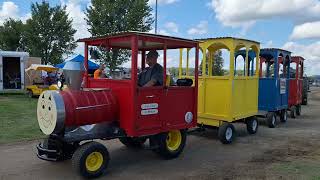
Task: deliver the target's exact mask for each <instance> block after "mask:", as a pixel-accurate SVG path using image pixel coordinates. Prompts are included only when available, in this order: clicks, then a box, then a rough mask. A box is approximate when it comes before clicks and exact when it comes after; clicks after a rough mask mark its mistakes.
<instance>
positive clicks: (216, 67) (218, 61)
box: [212, 50, 224, 76]
mask: <svg viewBox="0 0 320 180" xmlns="http://www.w3.org/2000/svg"><path fill="white" fill-rule="evenodd" d="M223 61H224V60H223V58H222V51H221V50H217V51H216V52H215V53H214V55H213V65H212V76H223V75H224V70H223Z"/></svg>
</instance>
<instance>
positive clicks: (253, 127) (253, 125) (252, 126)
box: [246, 116, 259, 134]
mask: <svg viewBox="0 0 320 180" xmlns="http://www.w3.org/2000/svg"><path fill="white" fill-rule="evenodd" d="M246 124H247V131H248V133H249V134H256V133H257V131H258V127H259V123H258V120H257V118H256V117H254V116H253V117H249V118H247V120H246Z"/></svg>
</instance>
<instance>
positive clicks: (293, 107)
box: [290, 106, 297, 118]
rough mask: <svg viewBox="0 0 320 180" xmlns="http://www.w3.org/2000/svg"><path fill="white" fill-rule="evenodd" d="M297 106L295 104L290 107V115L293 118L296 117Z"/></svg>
mask: <svg viewBox="0 0 320 180" xmlns="http://www.w3.org/2000/svg"><path fill="white" fill-rule="evenodd" d="M296 111H297V110H296V107H295V106H292V107H291V108H290V117H291V118H296V116H297V115H296Z"/></svg>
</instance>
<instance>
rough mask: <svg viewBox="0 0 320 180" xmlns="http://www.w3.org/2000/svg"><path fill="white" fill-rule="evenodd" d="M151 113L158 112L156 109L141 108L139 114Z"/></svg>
mask: <svg viewBox="0 0 320 180" xmlns="http://www.w3.org/2000/svg"><path fill="white" fill-rule="evenodd" d="M151 114H158V109H146V110H141V115H151Z"/></svg>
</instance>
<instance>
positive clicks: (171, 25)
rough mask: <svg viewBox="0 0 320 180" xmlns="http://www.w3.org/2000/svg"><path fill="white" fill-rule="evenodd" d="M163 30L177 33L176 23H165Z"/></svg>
mask: <svg viewBox="0 0 320 180" xmlns="http://www.w3.org/2000/svg"><path fill="white" fill-rule="evenodd" d="M164 27H165V28H167V29H168V31H171V32H174V33H178V32H179V27H178V25H177V24H176V23H174V22H167V23H166V24H165V25H164Z"/></svg>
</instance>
